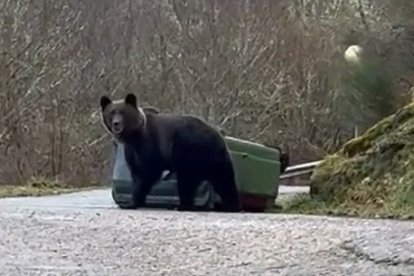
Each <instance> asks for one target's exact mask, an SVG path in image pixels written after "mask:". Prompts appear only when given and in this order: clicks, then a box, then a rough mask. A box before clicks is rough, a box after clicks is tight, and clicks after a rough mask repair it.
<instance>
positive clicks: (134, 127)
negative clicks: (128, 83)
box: [100, 93, 146, 142]
mask: <svg viewBox="0 0 414 276" xmlns="http://www.w3.org/2000/svg"><path fill="white" fill-rule="evenodd" d="M100 105H101V112H102V121H103V124H104V126H105V128H106V129H107V130H108V131H109V133H110V134H111V135H112V136H113V137H114V138H115V139H116V140H118V141H120V142H125V140H127V139H128V138H129V137H131V135H132V134H134V133H140V132H142V131H143V130H144V128H145V124H146V115H145V113H144V112H143V111H142V109H141V108H139V107H138V105H137V98H136V96H135V95H134V94H132V93H129V94H127V95H126V97H125V98H124V99H123V100H118V101H112V100H111V99H110V98H109V97H108V96H102V97H101V100H100Z"/></svg>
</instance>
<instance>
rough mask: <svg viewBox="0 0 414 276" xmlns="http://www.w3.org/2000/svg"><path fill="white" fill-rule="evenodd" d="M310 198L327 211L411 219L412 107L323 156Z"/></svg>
mask: <svg viewBox="0 0 414 276" xmlns="http://www.w3.org/2000/svg"><path fill="white" fill-rule="evenodd" d="M311 196H312V198H313V199H316V200H317V201H318V202H319V203H323V205H324V206H327V208H328V209H331V210H332V209H336V210H341V211H340V212H341V213H348V214H349V213H354V214H357V215H362V216H373V215H375V216H394V217H401V216H409V217H410V216H411V217H412V216H414V103H412V104H409V105H407V106H405V107H403V108H401V109H400V110H398V111H397V112H396V113H395V114H394V115H392V116H389V117H387V118H385V119H384V120H382V121H380V122H379V123H377V124H376V125H375V126H373V127H372V128H371V129H369V130H368V131H367V132H366V133H364V134H363V135H362V136H360V137H357V138H355V139H353V140H351V141H349V142H348V143H346V144H345V145H344V146H343V148H342V149H341V150H340V151H339V152H337V153H335V154H333V155H331V156H329V157H327V158H326V159H325V160H324V161H323V162H322V163H321V164H320V165H319V166H318V167H317V168H316V170H315V171H314V173H313V175H312V178H311Z"/></svg>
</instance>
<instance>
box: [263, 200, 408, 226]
mask: <svg viewBox="0 0 414 276" xmlns="http://www.w3.org/2000/svg"><path fill="white" fill-rule="evenodd" d="M412 211H413V210H410V209H404V208H401V209H393V210H388V211H386V210H378V209H376V208H360V206H353V207H352V205H350V204H327V203H326V202H324V201H322V200H317V199H313V198H311V197H310V195H308V194H299V195H295V196H293V197H292V198H290V199H289V200H284V201H282V202H279V203H278V207H276V208H271V209H269V210H268V212H271V213H284V214H301V215H320V216H337V217H360V218H384V219H385V218H387V219H402V220H412V219H414V213H413V212H412Z"/></svg>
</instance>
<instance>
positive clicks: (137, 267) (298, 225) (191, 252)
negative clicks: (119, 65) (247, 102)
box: [0, 187, 414, 276]
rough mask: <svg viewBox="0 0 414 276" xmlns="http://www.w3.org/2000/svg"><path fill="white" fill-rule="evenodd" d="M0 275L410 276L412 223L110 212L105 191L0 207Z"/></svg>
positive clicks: (286, 191)
mask: <svg viewBox="0 0 414 276" xmlns="http://www.w3.org/2000/svg"><path fill="white" fill-rule="evenodd" d="M304 189H305V190H306V188H304ZM302 190H303V188H288V187H281V190H280V192H281V193H282V194H283V195H287V194H291V193H295V192H298V191H302ZM0 275H10V276H11V275H30V276H32V275H33V276H34V275H99V276H103V275H143V276H151V275H179V276H185V275H220V276H221V275H237V276H239V275H293V276H295V275H298V276H299V275H335V276H336V275H338V276H339V275H370V276H376V275H384V276H385V275H386V276H392V275H410V276H411V275H414V222H402V221H391V220H362V219H344V218H326V217H315V216H298V215H274V214H247V213H244V214H243V213H240V214H224V213H212V212H211V213H201V212H199V213H190V212H177V211H166V210H120V209H117V207H116V206H115V205H114V204H113V203H112V199H111V196H110V191H109V190H95V191H89V192H80V193H73V194H65V195H60V196H48V197H39V198H8V199H1V200H0Z"/></svg>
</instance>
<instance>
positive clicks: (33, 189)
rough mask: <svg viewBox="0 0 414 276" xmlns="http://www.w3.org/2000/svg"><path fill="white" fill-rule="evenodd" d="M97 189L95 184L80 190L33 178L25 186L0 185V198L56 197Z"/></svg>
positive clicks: (60, 183)
mask: <svg viewBox="0 0 414 276" xmlns="http://www.w3.org/2000/svg"><path fill="white" fill-rule="evenodd" d="M98 187H100V186H98V185H96V184H95V185H90V186H87V187H85V186H84V187H82V188H80V187H70V186H68V185H66V184H64V183H62V182H59V181H57V180H47V179H44V178H33V179H31V180H30V181H29V182H28V183H27V184H26V185H0V198H5V197H27V196H46V195H58V194H63V193H71V192H77V191H84V190H90V189H96V188H98Z"/></svg>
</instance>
